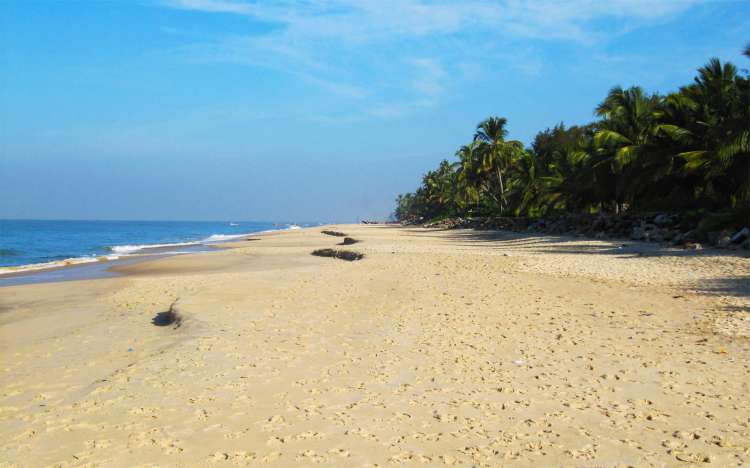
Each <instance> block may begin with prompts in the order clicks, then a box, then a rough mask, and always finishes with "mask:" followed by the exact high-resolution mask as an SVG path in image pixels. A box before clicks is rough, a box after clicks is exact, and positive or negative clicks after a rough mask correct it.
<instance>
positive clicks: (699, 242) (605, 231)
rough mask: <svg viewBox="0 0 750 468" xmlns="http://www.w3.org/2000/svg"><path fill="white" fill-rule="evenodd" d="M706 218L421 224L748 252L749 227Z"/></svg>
mask: <svg viewBox="0 0 750 468" xmlns="http://www.w3.org/2000/svg"><path fill="white" fill-rule="evenodd" d="M715 224H717V223H715V222H712V221H711V220H710V218H704V219H703V220H696V219H693V218H688V217H686V216H684V215H680V214H678V213H651V214H623V215H608V214H569V215H561V216H554V217H547V218H521V217H519V218H511V217H483V218H460V217H456V218H444V219H441V220H436V221H430V222H427V223H423V224H422V226H423V227H426V228H442V229H477V230H503V231H512V232H538V233H543V234H554V235H572V236H581V237H591V238H596V239H630V240H636V241H644V242H657V243H663V244H668V245H673V246H678V247H683V248H686V249H700V248H702V247H703V246H704V245H710V246H713V247H717V248H725V249H746V250H748V249H750V227H748V226H744V227H742V228H740V229H736V228H735V229H726V228H721V229H714V226H715Z"/></svg>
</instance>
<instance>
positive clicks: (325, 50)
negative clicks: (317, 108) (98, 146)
mask: <svg viewBox="0 0 750 468" xmlns="http://www.w3.org/2000/svg"><path fill="white" fill-rule="evenodd" d="M700 1H704V0H659V1H653V0H607V1H604V0H568V1H560V0H537V1H533V2H531V1H522V0H499V1H490V0H467V1H461V2H454V1H445V0H436V1H426V0H279V1H275V2H271V1H250V0H163V5H166V6H168V7H171V8H176V9H182V10H191V11H199V12H205V13H207V14H210V13H213V14H230V15H240V16H244V17H247V18H249V19H251V20H252V21H255V22H259V23H262V24H267V25H271V26H272V27H270V28H268V30H267V31H265V32H262V33H257V31H256V32H255V33H254V34H248V35H247V36H231V37H225V38H222V39H220V40H215V41H210V42H206V43H199V44H191V45H189V46H186V47H185V48H183V49H181V53H182V55H183V57H184V58H185V59H186V60H191V61H195V62H229V63H240V64H248V65H254V66H261V67H266V68H271V69H274V70H277V71H281V72H284V73H288V74H290V75H293V76H296V77H298V78H300V79H302V80H304V81H306V82H307V83H310V84H312V85H314V86H318V87H319V88H321V89H323V90H326V91H328V92H330V93H332V94H334V95H336V96H340V97H345V98H350V99H356V100H360V101H361V100H370V101H371V102H368V103H363V106H368V105H369V107H368V108H369V109H370V110H369V111H363V112H365V113H368V114H370V115H373V116H379V117H383V118H387V117H397V116H400V115H404V114H405V113H409V112H411V111H413V110H415V109H420V108H426V107H430V106H434V105H436V103H438V102H439V100H440V98H441V96H443V95H445V94H446V91H447V90H449V89H451V87H452V86H454V85H455V84H456V82H457V81H459V80H461V79H462V78H464V77H465V75H466V73H467V72H469V73H471V72H470V71H471V70H475V71H476V72H480V71H481V70H483V69H485V68H486V67H487V66H488V65H490V66H492V67H494V68H502V67H505V68H507V69H513V70H516V71H520V72H521V73H524V74H527V75H530V76H535V75H538V74H539V73H540V71H541V70H542V68H543V61H542V59H541V58H540V57H539V56H535V55H534V54H533V53H529V50H533V47H532V46H530V45H529V44H530V43H531V42H533V41H549V40H555V41H568V42H570V43H572V44H579V45H584V46H586V45H587V44H588V45H590V44H595V43H600V42H602V41H606V40H607V39H608V38H610V37H613V36H617V35H618V34H621V33H623V32H625V31H628V30H632V28H636V27H639V26H640V25H644V24H651V23H653V22H658V21H666V20H669V19H670V18H672V17H674V16H675V15H677V14H679V13H681V12H683V11H685V10H686V9H688V8H690V7H691V6H693V5H694V4H696V3H698V2H700ZM394 89H396V90H398V91H399V93H400V94H402V95H403V96H402V99H401V101H400V103H399V104H389V103H388V102H384V101H385V98H383V97H382V96H381V94H383V92H384V91H385V90H388V91H393V90H394ZM404 103H406V104H404Z"/></svg>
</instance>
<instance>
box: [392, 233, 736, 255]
mask: <svg viewBox="0 0 750 468" xmlns="http://www.w3.org/2000/svg"><path fill="white" fill-rule="evenodd" d="M404 232H405V233H406V234H407V235H414V236H419V237H434V238H440V239H446V238H447V239H449V240H451V241H454V242H457V243H458V245H459V246H464V247H471V246H474V245H477V243H481V244H482V245H483V246H485V247H494V248H497V249H500V250H502V249H515V250H527V251H530V252H534V253H559V254H571V255H575V254H588V255H590V254H597V255H610V256H613V257H615V258H637V257H703V256H707V257H749V256H750V254H749V253H748V252H747V251H741V250H720V249H714V248H706V249H699V250H688V249H682V248H679V247H673V246H668V245H661V244H658V243H655V242H653V243H649V242H638V241H633V240H629V239H592V238H590V237H578V236H564V235H555V234H542V233H519V232H512V231H494V230H486V231H485V230H474V229H444V228H437V229H429V230H427V229H424V228H406V229H404Z"/></svg>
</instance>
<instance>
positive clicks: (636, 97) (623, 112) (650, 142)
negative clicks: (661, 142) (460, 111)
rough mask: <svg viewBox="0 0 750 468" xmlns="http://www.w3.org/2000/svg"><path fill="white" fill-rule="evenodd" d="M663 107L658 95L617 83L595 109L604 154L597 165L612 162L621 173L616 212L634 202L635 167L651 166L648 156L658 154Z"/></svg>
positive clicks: (599, 145) (596, 137)
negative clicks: (657, 141)
mask: <svg viewBox="0 0 750 468" xmlns="http://www.w3.org/2000/svg"><path fill="white" fill-rule="evenodd" d="M661 106H662V98H661V97H660V96H659V95H656V94H654V95H647V94H646V93H645V92H644V91H643V89H642V88H640V87H638V86H634V87H632V88H629V89H623V88H621V87H619V86H617V87H615V88H612V89H611V90H610V92H609V94H608V95H607V98H606V99H605V100H604V102H602V103H601V104H600V105H599V106H598V107H597V108H596V114H597V115H598V116H600V117H602V118H603V120H602V122H601V123H600V129H599V130H598V131H597V132H596V134H595V135H594V145H595V146H596V147H597V151H598V153H599V155H600V156H603V157H602V158H601V159H600V161H599V162H598V164H607V165H609V167H610V170H611V171H612V172H613V173H614V174H617V175H618V176H619V177H618V182H619V183H618V186H617V190H616V192H615V196H616V199H615V211H616V212H619V211H621V209H622V207H623V205H624V203H625V202H632V201H633V198H634V196H635V195H636V194H635V193H634V192H635V191H636V186H635V185H637V184H633V183H632V182H633V179H634V178H637V176H638V172H639V171H638V170H637V169H636V168H637V167H641V168H642V167H644V166H648V165H649V163H650V162H648V161H644V159H645V158H648V157H650V158H658V157H659V155H658V153H656V152H655V151H653V149H654V146H655V145H654V143H655V140H656V139H657V138H658V133H659V131H660V128H659V126H658V122H659V118H660V117H661V115H662V111H661ZM636 163H637V164H638V165H637V166H636ZM651 163H653V161H651Z"/></svg>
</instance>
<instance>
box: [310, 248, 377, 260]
mask: <svg viewBox="0 0 750 468" xmlns="http://www.w3.org/2000/svg"><path fill="white" fill-rule="evenodd" d="M312 255H315V256H318V257H331V258H338V259H341V260H346V261H349V262H353V261H354V260H361V259H362V258H364V256H365V254H362V253H359V252H352V251H351V250H336V249H318V250H315V251H313V252H312Z"/></svg>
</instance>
